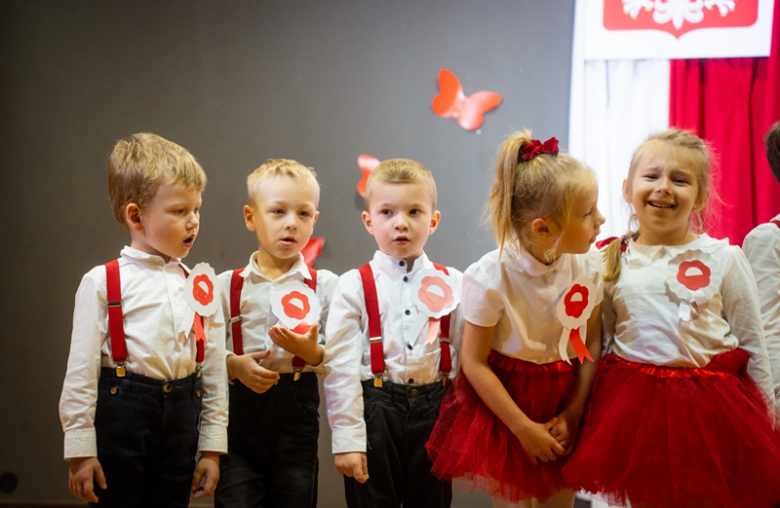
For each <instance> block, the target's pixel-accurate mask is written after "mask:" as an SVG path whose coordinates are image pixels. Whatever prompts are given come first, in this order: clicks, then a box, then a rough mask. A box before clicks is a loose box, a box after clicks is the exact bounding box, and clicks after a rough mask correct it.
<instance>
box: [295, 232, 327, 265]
mask: <svg viewBox="0 0 780 508" xmlns="http://www.w3.org/2000/svg"><path fill="white" fill-rule="evenodd" d="M324 246H325V239H324V238H311V239H310V240H309V243H307V244H306V247H304V248H303V249H301V254H303V261H304V262H305V263H306V266H308V267H309V268H311V266H312V265H313V264H314V260H316V259H317V256H319V255H320V254H321V253H322V248H323V247H324Z"/></svg>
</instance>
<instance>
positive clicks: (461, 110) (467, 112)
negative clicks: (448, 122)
mask: <svg viewBox="0 0 780 508" xmlns="http://www.w3.org/2000/svg"><path fill="white" fill-rule="evenodd" d="M439 89H440V90H441V92H440V93H439V95H437V96H436V97H434V98H433V102H432V103H431V106H432V107H433V112H434V113H436V114H437V115H439V116H440V117H442V118H456V119H457V120H458V123H459V124H460V126H461V127H463V128H464V129H466V130H470V131H473V130H474V129H478V128H479V127H480V126H481V125H482V122H483V121H484V114H485V113H487V112H488V111H490V110H491V109H494V108H495V107H496V106H498V105H499V104H501V100H502V99H501V96H500V95H498V94H497V93H495V92H476V93H473V94H471V95H469V96H468V97H466V95H465V94H464V93H463V87H461V86H460V81H458V78H456V77H455V75H454V74H453V73H451V72H450V71H448V70H447V69H442V70H440V71H439Z"/></svg>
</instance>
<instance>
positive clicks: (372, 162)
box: [357, 154, 379, 197]
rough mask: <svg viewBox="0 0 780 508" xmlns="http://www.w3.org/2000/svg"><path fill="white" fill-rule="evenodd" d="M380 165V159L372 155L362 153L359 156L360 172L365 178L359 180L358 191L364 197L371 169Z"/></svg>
mask: <svg viewBox="0 0 780 508" xmlns="http://www.w3.org/2000/svg"><path fill="white" fill-rule="evenodd" d="M378 165H379V159H377V158H376V157H371V156H370V155H366V154H362V155H360V156H358V167H359V168H360V172H361V173H363V179H362V180H360V181H359V182H358V185H357V191H358V194H360V195H361V196H363V197H366V182H368V175H370V174H371V171H372V170H373V169H374V168H375V167H377V166H378Z"/></svg>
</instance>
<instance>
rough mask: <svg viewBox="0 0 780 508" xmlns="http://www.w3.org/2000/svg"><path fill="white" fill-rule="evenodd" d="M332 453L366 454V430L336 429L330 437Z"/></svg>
mask: <svg viewBox="0 0 780 508" xmlns="http://www.w3.org/2000/svg"><path fill="white" fill-rule="evenodd" d="M331 440H332V442H333V453H334V454H336V453H350V452H361V453H366V441H367V439H366V430H365V428H363V429H360V430H354V429H338V430H334V431H333V435H332V439H331Z"/></svg>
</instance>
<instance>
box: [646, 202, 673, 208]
mask: <svg viewBox="0 0 780 508" xmlns="http://www.w3.org/2000/svg"><path fill="white" fill-rule="evenodd" d="M647 204H648V205H650V206H652V207H653V208H658V209H661V210H673V209H674V208H675V206H674V205H672V204H670V203H659V202H658V201H648V202H647Z"/></svg>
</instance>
